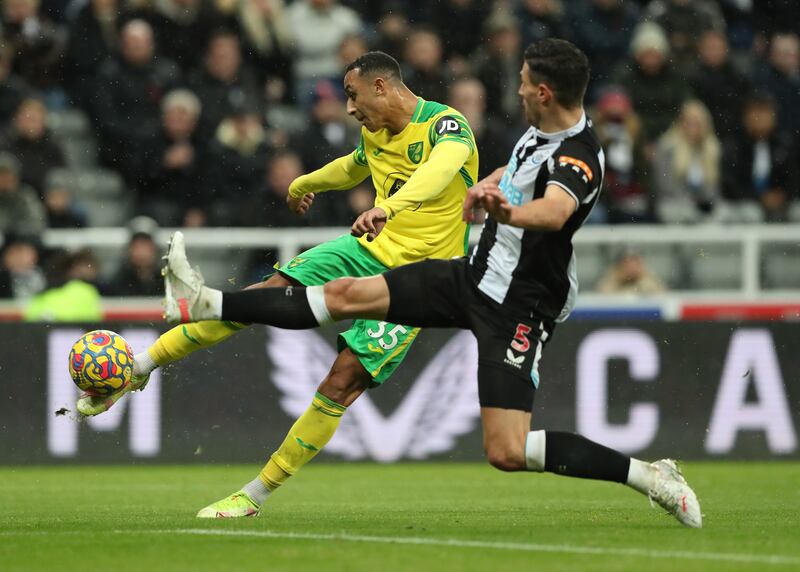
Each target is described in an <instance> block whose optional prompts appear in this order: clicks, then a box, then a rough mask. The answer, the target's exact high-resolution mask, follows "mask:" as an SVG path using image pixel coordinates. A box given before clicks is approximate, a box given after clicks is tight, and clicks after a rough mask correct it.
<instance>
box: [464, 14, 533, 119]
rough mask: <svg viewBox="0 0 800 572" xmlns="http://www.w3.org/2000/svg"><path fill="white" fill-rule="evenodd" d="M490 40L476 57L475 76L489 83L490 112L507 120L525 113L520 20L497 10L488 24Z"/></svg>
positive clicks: (487, 93)
mask: <svg viewBox="0 0 800 572" xmlns="http://www.w3.org/2000/svg"><path fill="white" fill-rule="evenodd" d="M484 32H485V37H486V41H485V43H484V44H483V45H482V46H480V47H479V48H478V49H477V50H476V51H475V54H474V56H473V59H472V69H473V70H474V72H475V76H476V77H477V78H478V79H479V80H481V82H482V83H483V85H484V86H485V87H486V112H487V113H488V114H489V115H490V116H491V117H492V118H493V119H494V120H500V121H502V122H503V123H505V124H516V123H517V122H518V121H519V120H520V118H521V117H522V112H521V106H520V100H519V94H518V93H517V88H518V87H519V81H520V79H519V62H520V61H521V59H522V53H521V51H520V36H519V31H518V29H517V24H516V22H515V21H514V20H513V18H510V17H509V16H508V15H505V14H503V13H502V12H499V13H495V14H493V15H492V16H491V17H490V18H489V19H488V20H487V21H486V25H485V27H484Z"/></svg>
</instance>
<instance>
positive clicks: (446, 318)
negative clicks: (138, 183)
mask: <svg viewBox="0 0 800 572" xmlns="http://www.w3.org/2000/svg"><path fill="white" fill-rule="evenodd" d="M520 78H521V86H520V89H519V94H520V96H521V98H522V102H523V107H524V109H525V116H526V119H527V120H528V122H529V123H530V125H531V127H530V129H528V131H527V132H526V133H525V134H524V135H523V136H522V137H521V138H520V140H519V142H518V143H517V145H516V147H515V149H514V152H513V154H512V156H511V158H510V160H509V163H508V165H507V166H506V168H505V170H504V171H503V173H502V176H499V177H498V176H497V175H492V176H490V177H488V178H487V179H484V180H483V181H481V182H479V183H478V184H477V185H475V186H474V187H472V188H471V189H470V190H469V192H468V195H467V198H466V200H465V202H464V219H465V220H471V219H472V209H473V207H474V206H475V205H481V206H483V207H484V208H485V209H486V211H487V212H488V213H489V215H490V218H489V219H488V221H487V222H486V224H485V226H484V229H483V233H482V234H481V240H480V243H479V244H478V246H477V247H476V249H475V251H474V252H473V253H472V256H470V257H469V258H466V257H465V258H461V259H452V260H426V261H423V262H416V263H413V264H408V265H405V266H400V267H398V268H395V269H392V270H390V271H388V272H386V273H385V274H383V275H381V276H375V277H371V278H360V279H359V278H343V279H339V280H335V281H333V282H331V283H329V284H326V285H324V286H313V287H309V288H305V289H294V291H293V295H292V296H291V297H289V296H286V293H284V292H281V291H279V290H272V291H266V290H260V291H252V292H240V293H231V294H227V293H222V292H220V291H219V290H212V289H210V288H207V287H205V286H204V285H203V282H202V277H200V276H199V275H197V274H195V273H194V272H193V271H192V270H191V267H190V266H189V263H188V261H187V260H186V256H185V253H184V251H183V238H182V236H181V235H177V236H175V237H173V242H172V244H171V247H170V251H169V254H168V266H167V272H166V283H167V300H166V315H167V319H168V320H170V321H187V320H189V321H195V320H202V319H209V318H213V319H220V318H221V319H231V320H246V321H252V322H259V323H265V324H271V325H274V326H279V327H282V328H298V329H299V328H309V327H315V326H317V325H321V324H325V323H329V322H331V321H334V320H342V319H347V318H371V319H378V320H388V321H392V322H397V323H403V324H411V325H413V326H421V327H443V328H444V327H458V328H464V329H469V330H471V331H472V333H473V334H474V335H475V337H476V339H477V342H478V396H479V400H480V405H481V422H482V424H483V440H484V447H485V449H486V454H487V457H488V459H489V462H490V463H491V464H492V465H493V466H495V467H497V468H498V469H501V470H503V471H525V470H527V471H535V472H542V471H548V472H552V473H556V474H559V475H566V476H572V477H580V478H586V479H597V480H604V481H611V482H617V483H622V484H626V485H628V486H629V487H631V488H633V489H634V490H636V491H638V492H641V493H643V494H645V495H648V496H649V497H650V498H651V499H652V500H653V501H655V502H657V503H658V504H659V505H660V506H662V507H663V508H664V509H666V510H667V511H668V512H669V513H670V514H672V515H673V516H675V518H677V519H678V520H679V521H680V522H681V523H682V524H684V525H686V526H690V527H700V526H701V525H702V515H701V512H700V504H699V502H698V501H697V497H696V495H695V493H694V491H693V490H692V489H691V488H690V487H689V485H688V484H687V483H686V480H685V479H684V477H683V475H682V474H681V472H680V470H679V469H678V467H677V465H676V464H675V462H674V461H672V460H670V459H662V460H660V461H656V462H654V463H647V462H644V461H641V460H639V459H635V458H632V457H628V456H627V455H624V454H622V453H620V452H618V451H614V450H613V449H609V448H607V447H604V446H603V445H601V444H599V443H595V442H593V441H590V440H589V439H587V438H585V437H583V436H581V435H578V434H575V433H569V432H564V431H550V430H539V431H531V411H532V405H533V398H534V395H535V392H536V390H537V388H538V386H539V382H540V380H539V363H540V360H541V359H542V353H543V350H544V347H545V345H546V344H547V343H548V341H549V340H550V338H551V337H552V333H553V330H554V328H555V327H556V324H557V323H558V322H562V321H564V320H565V319H567V317H568V316H569V313H570V311H571V309H572V308H573V306H574V304H575V297H576V295H577V281H576V280H575V257H574V252H573V248H572V236H573V235H574V234H575V232H577V231H578V230H579V229H580V227H581V225H582V224H583V222H584V221H585V220H586V217H587V216H588V214H589V211H590V210H591V209H592V207H593V206H594V204H595V202H596V201H597V197H598V194H599V192H600V189H601V187H602V180H603V163H604V161H603V152H602V149H601V148H600V145H599V143H598V141H597V138H596V137H595V135H594V133H593V131H592V128H591V122H590V121H589V120H588V119H587V117H586V114H585V113H584V110H583V96H584V93H585V90H586V85H587V83H588V81H589V64H588V61H587V59H586V56H585V55H584V54H583V52H581V51H580V50H579V49H578V48H576V47H575V46H574V45H572V44H570V43H569V42H566V41H563V40H556V39H547V40H542V41H541V42H537V43H536V44H533V45H532V46H530V47H529V48H528V49H527V50H526V52H525V62H524V64H523V66H522V70H521V72H520Z"/></svg>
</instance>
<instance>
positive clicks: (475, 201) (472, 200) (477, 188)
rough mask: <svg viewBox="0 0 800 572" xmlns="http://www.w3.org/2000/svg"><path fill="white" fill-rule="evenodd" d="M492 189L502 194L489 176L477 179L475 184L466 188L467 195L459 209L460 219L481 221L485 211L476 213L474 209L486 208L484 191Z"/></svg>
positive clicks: (491, 190) (469, 221)
mask: <svg viewBox="0 0 800 572" xmlns="http://www.w3.org/2000/svg"><path fill="white" fill-rule="evenodd" d="M494 191H496V192H498V193H500V194H502V192H501V191H500V187H498V186H497V184H495V183H493V182H491V181H490V180H489V177H486V178H485V179H484V180H482V181H479V182H478V183H477V184H475V185H473V186H471V187H470V188H469V189H468V190H467V196H466V198H465V199H464V205H463V207H462V211H461V218H462V220H463V221H464V222H468V223H472V222H477V223H481V222H483V219H484V214H485V213H483V212H480V213H476V212H475V211H476V210H478V209H484V208H486V207H485V206H484V202H485V201H486V193H487V192H494Z"/></svg>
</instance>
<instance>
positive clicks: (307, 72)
mask: <svg viewBox="0 0 800 572" xmlns="http://www.w3.org/2000/svg"><path fill="white" fill-rule="evenodd" d="M287 15H288V17H289V24H290V27H291V28H292V29H293V30H302V33H301V34H297V37H296V40H297V41H296V53H295V58H294V77H295V80H296V85H295V97H296V99H297V102H298V103H299V104H300V106H301V107H303V108H307V107H308V106H309V104H310V103H311V96H312V94H313V89H314V83H315V82H316V81H317V80H318V79H320V78H329V79H332V80H335V81H341V78H340V77H337V75H338V74H339V61H338V58H337V49H338V48H339V45H340V44H341V43H342V40H343V39H344V38H345V37H346V36H349V35H352V34H360V33H361V30H362V24H361V18H359V16H358V14H357V13H356V12H355V11H353V10H351V9H350V8H347V7H346V6H341V5H340V4H339V3H338V2H337V1H336V0H297V1H296V2H293V3H292V5H291V6H289V8H288V10H287Z"/></svg>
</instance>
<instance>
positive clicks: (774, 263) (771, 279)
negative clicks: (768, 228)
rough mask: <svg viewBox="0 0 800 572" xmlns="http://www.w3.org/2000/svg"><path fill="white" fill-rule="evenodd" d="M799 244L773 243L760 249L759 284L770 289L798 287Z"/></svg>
mask: <svg viewBox="0 0 800 572" xmlns="http://www.w3.org/2000/svg"><path fill="white" fill-rule="evenodd" d="M798 260H800V245H798V244H797V243H796V242H794V243H789V242H785V243H773V244H766V245H764V246H763V248H762V251H761V269H762V275H761V278H762V280H761V282H762V283H761V286H762V287H763V288H768V289H772V290H784V289H793V290H796V289H797V288H800V264H798V262H797V261H798Z"/></svg>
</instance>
